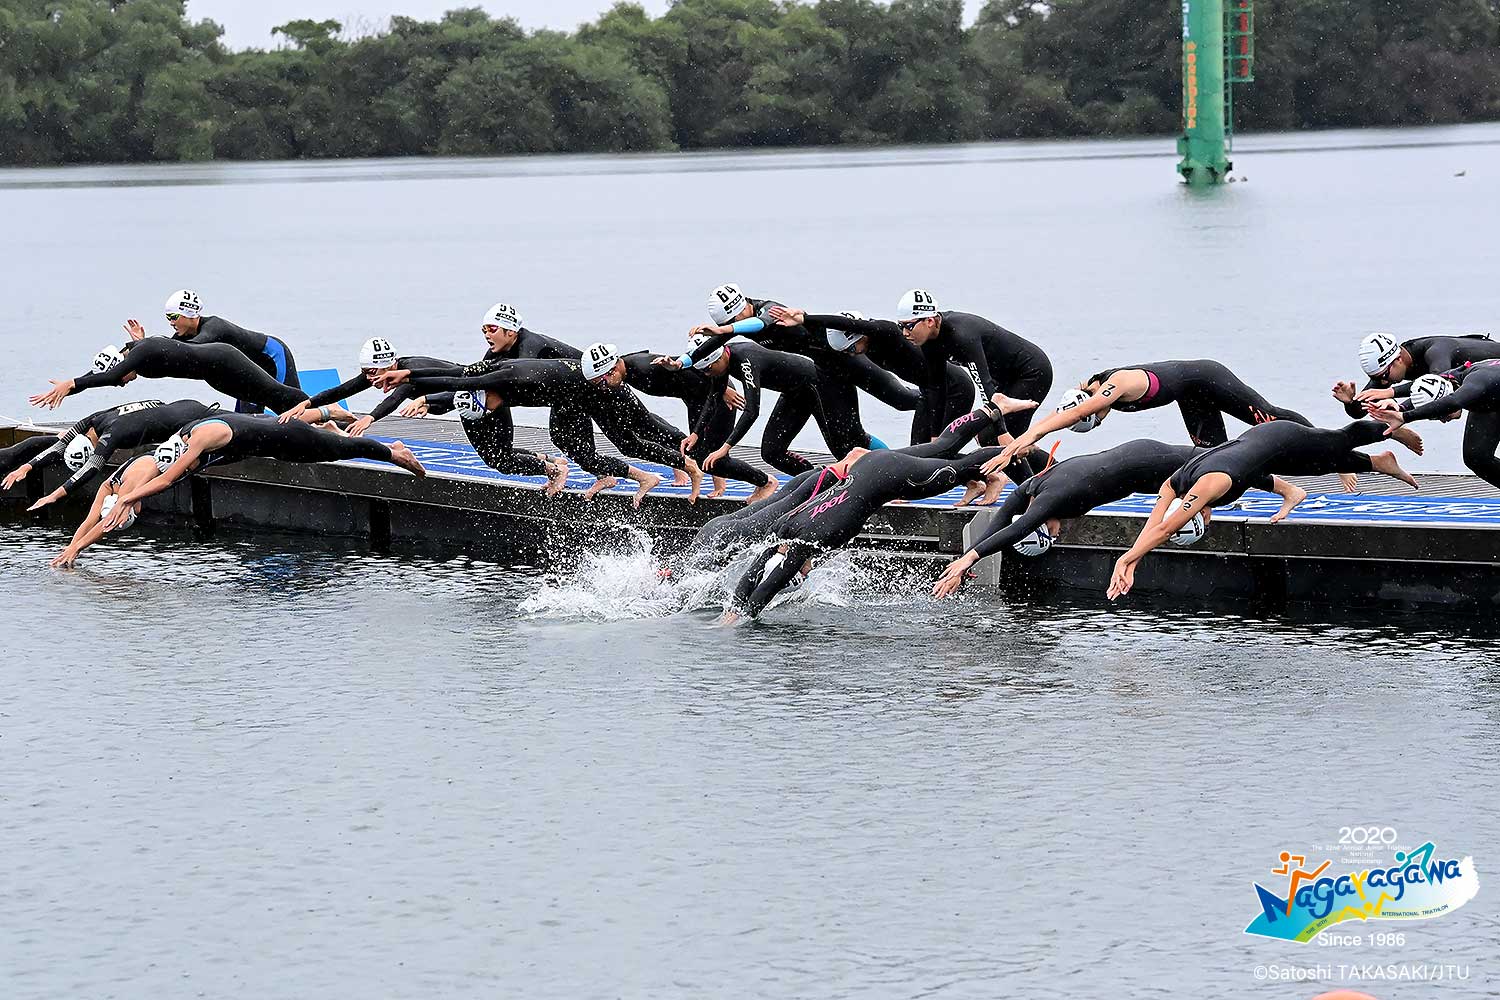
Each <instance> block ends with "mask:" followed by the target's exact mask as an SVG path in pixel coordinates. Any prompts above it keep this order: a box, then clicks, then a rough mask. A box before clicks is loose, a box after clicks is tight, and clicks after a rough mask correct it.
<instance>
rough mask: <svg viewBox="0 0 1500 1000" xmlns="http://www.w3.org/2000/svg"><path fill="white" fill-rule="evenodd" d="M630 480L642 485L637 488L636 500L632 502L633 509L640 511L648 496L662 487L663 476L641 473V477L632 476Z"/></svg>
mask: <svg viewBox="0 0 1500 1000" xmlns="http://www.w3.org/2000/svg"><path fill="white" fill-rule="evenodd" d="M637 471H640V470H637ZM630 478H631V479H634V480H635V481H636V482H638V483H640V484H641V485H640V486H639V487H637V488H636V491H635V499H634V500H632V501H631V502H630V505H631V506H632V507H634V508H636V509H637V510H639V509H640V507H641V501H642V500H644V499H646V494H647V493H650V492H651V491H652V490H654V489H656V488H657V487H658V486H660V485H661V476H658V475H657V474H656V473H654V472H641V473H640V475H639V476H631V477H630Z"/></svg>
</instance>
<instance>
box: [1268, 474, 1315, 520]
mask: <svg viewBox="0 0 1500 1000" xmlns="http://www.w3.org/2000/svg"><path fill="white" fill-rule="evenodd" d="M1306 499H1307V491H1306V490H1304V489H1303V488H1302V487H1300V486H1293V485H1292V484H1291V483H1287V484H1286V492H1285V493H1283V494H1282V495H1281V509H1280V510H1278V511H1277V512H1276V513H1274V514H1272V515H1271V523H1272V524H1276V523H1277V522H1278V521H1285V520H1286V518H1287V515H1288V514H1290V513H1291V512H1292V511H1294V510H1296V509H1297V505H1298V504H1300V503H1301V502H1302V501H1304V500H1306Z"/></svg>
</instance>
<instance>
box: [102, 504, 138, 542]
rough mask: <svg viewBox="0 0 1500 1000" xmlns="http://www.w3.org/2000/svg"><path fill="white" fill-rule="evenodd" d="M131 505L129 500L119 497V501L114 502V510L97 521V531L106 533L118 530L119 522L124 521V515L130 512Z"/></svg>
mask: <svg viewBox="0 0 1500 1000" xmlns="http://www.w3.org/2000/svg"><path fill="white" fill-rule="evenodd" d="M116 496H119V494H116ZM132 503H134V501H133V500H131V499H130V498H128V497H125V496H119V499H118V500H116V501H115V506H114V509H113V510H111V511H110V512H109V513H108V514H107V515H105V516H104V517H101V518H100V519H99V530H100V531H103V532H106V533H108V532H111V531H114V530H115V529H116V528H118V527H119V526H120V522H122V521H124V520H125V515H126V514H128V513H129V512H130V511H131V509H132V507H131V504H132Z"/></svg>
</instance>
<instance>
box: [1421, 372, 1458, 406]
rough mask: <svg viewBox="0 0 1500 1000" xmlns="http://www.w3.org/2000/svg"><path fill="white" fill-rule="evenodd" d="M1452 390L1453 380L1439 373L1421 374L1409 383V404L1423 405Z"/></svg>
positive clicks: (1440, 397)
mask: <svg viewBox="0 0 1500 1000" xmlns="http://www.w3.org/2000/svg"><path fill="white" fill-rule="evenodd" d="M1452 391H1453V382H1452V381H1451V380H1450V379H1446V378H1444V377H1443V376H1441V375H1422V376H1420V377H1419V378H1416V379H1413V380H1412V383H1411V405H1412V406H1425V405H1426V404H1428V403H1431V402H1433V401H1435V400H1439V399H1442V398H1443V397H1444V396H1446V395H1448V393H1450V392H1452Z"/></svg>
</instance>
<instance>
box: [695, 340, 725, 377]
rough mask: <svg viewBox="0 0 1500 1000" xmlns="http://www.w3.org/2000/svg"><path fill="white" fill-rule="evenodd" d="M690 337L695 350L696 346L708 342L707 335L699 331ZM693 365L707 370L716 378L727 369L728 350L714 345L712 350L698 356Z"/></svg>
mask: <svg viewBox="0 0 1500 1000" xmlns="http://www.w3.org/2000/svg"><path fill="white" fill-rule="evenodd" d="M691 339H692V342H693V350H695V351H696V350H697V349H698V348H700V347H702V346H703V345H704V344H706V343H708V337H706V336H705V335H703V334H701V333H696V334H694V335H693V336H692V338H691ZM693 367H694V368H696V369H698V370H699V371H705V372H708V373H709V374H710V375H712V376H714V377H715V378H717V377H719V376H720V375H723V374H724V373H725V372H726V371H728V370H729V351H728V350H726V349H725V348H723V347H715V348H714V349H713V350H711V351H709V352H708V353H707V354H705V355H703V357H702V358H700V359H699V360H698V363H697V364H696V365H694V366H693Z"/></svg>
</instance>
